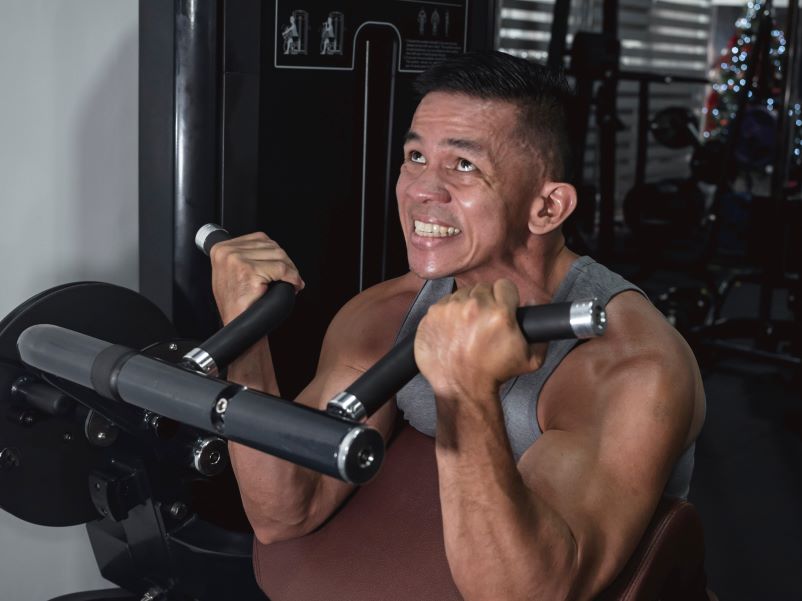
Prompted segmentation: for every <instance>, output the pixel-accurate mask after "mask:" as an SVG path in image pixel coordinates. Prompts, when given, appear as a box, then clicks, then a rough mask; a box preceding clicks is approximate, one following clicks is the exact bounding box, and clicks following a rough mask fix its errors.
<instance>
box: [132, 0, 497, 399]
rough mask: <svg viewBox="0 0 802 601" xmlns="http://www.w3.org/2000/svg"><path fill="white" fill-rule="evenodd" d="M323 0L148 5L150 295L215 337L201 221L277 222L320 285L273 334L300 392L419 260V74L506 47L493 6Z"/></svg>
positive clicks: (145, 97) (310, 285) (145, 267)
mask: <svg viewBox="0 0 802 601" xmlns="http://www.w3.org/2000/svg"><path fill="white" fill-rule="evenodd" d="M318 6H319V3H310V5H308V6H306V7H301V6H299V5H298V4H297V3H290V2H287V1H286V0H276V1H275V2H259V1H258V0H217V2H208V1H207V2H199V1H198V0H175V2H167V3H165V2H163V1H162V0H141V1H140V13H141V16H140V22H141V32H140V36H141V42H140V43H141V46H142V48H141V52H140V71H141V75H140V96H141V99H142V106H141V109H140V111H141V124H140V131H141V133H140V136H141V138H140V155H141V172H140V186H141V187H140V191H141V192H140V221H141V223H140V240H141V245H140V248H141V250H140V252H141V268H140V270H141V290H142V292H143V293H144V294H145V295H146V296H148V297H149V298H152V299H154V300H155V301H156V302H157V303H158V304H159V305H160V306H161V307H162V309H164V310H165V312H166V313H167V314H168V315H171V316H172V318H173V320H174V322H175V323H176V326H177V327H178V329H179V331H181V332H182V333H183V334H184V335H187V336H191V337H196V338H197V337H205V336H206V335H208V334H209V333H210V332H211V331H212V330H213V329H214V328H215V327H216V319H217V318H216V313H215V311H214V309H213V302H212V299H211V295H210V291H209V287H210V285H209V267H208V259H206V258H205V257H203V256H201V255H200V253H198V252H197V251H196V250H194V248H192V244H191V242H192V240H191V239H192V237H193V236H194V233H195V230H196V229H197V228H198V227H199V226H200V225H202V224H203V223H205V222H206V221H219V222H222V224H223V225H224V226H225V227H226V228H227V229H229V231H231V233H232V234H234V235H239V234H243V233H246V232H249V231H255V230H262V231H265V232H266V233H268V235H270V236H271V237H273V238H274V239H275V240H277V241H278V242H279V243H280V244H281V245H282V246H283V247H284V248H285V249H286V250H287V252H288V253H289V255H290V257H292V259H293V260H294V261H295V263H296V264H297V265H298V267H299V270H300V271H301V274H302V276H303V278H304V280H305V281H306V283H307V288H306V290H304V292H303V293H302V294H300V295H299V297H298V300H297V304H296V309H295V311H294V313H293V316H292V317H291V318H290V319H289V320H288V322H287V323H286V324H284V325H283V326H282V327H281V328H279V330H278V331H276V332H275V333H274V335H272V336H271V341H272V343H271V344H272V345H273V348H274V356H275V358H276V364H277V372H278V373H279V378H280V384H281V386H282V393H283V394H284V395H285V396H294V395H295V394H296V393H297V392H298V391H299V390H300V388H301V387H302V385H303V384H305V383H306V382H307V381H308V380H309V379H310V378H311V376H312V374H313V371H314V367H315V364H316V361H317V353H318V350H319V348H320V342H321V340H322V337H323V333H324V330H325V327H326V325H327V324H328V323H329V321H330V320H331V318H332V317H333V315H334V313H335V312H336V311H337V310H338V309H339V308H340V307H341V306H342V305H343V304H344V303H345V302H346V301H347V300H348V299H349V298H351V297H352V296H354V295H355V294H356V293H358V292H359V290H361V289H364V288H366V287H368V286H370V285H373V284H375V283H377V282H379V281H381V280H383V279H386V278H388V277H393V276H396V275H399V274H401V273H403V272H404V271H405V270H406V257H405V253H404V249H403V239H402V236H401V233H400V229H399V226H398V217H397V213H396V206H395V205H396V203H395V179H396V177H397V171H398V168H399V166H400V162H401V146H402V144H403V136H404V133H405V132H406V130H407V128H408V126H409V122H410V119H411V115H412V112H413V111H414V106H415V102H416V101H415V99H414V98H413V94H412V81H413V79H414V77H415V75H416V74H417V73H418V72H419V71H420V70H421V69H423V68H425V67H426V66H428V65H429V64H431V63H433V62H435V61H436V60H438V59H439V58H440V57H442V56H446V55H448V54H455V53H459V52H462V51H464V50H471V49H485V48H492V47H493V46H494V38H495V23H496V14H497V3H496V2H495V1H488V0H484V1H476V0H454V1H451V2H447V3H443V2H427V1H422V2H416V3H410V2H406V1H403V0H388V1H386V2H375V1H372V0H343V1H342V2H340V3H338V4H337V6H336V7H325V8H318ZM332 8H336V10H332ZM302 9H303V10H302ZM435 13H436V15H437V16H435ZM290 17H293V19H292V21H291V19H290ZM329 18H331V21H329ZM293 24H294V27H295V29H294V30H293V29H292V25H293ZM329 24H330V25H329ZM284 32H287V35H286V36H284V35H283V34H284ZM294 34H296V35H294ZM213 66H214V67H216V69H212V67H213Z"/></svg>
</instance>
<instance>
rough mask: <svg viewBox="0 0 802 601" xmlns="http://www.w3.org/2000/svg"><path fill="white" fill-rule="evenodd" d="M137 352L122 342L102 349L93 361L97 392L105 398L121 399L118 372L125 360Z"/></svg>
mask: <svg viewBox="0 0 802 601" xmlns="http://www.w3.org/2000/svg"><path fill="white" fill-rule="evenodd" d="M136 354H137V353H136V351H135V350H133V349H130V348H128V347H127V346H122V345H120V344H114V345H112V346H110V347H108V348H107V349H105V350H103V351H101V352H100V353H99V354H98V356H97V357H96V358H95V361H94V363H92V372H91V375H90V380H91V381H92V388H94V389H95V392H97V393H98V394H99V395H100V396H102V397H104V398H107V399H115V400H117V401H119V400H120V396H119V395H118V394H117V374H118V373H119V371H120V368H121V367H122V366H123V365H124V364H125V362H126V361H128V359H130V358H131V357H132V356H134V355H136Z"/></svg>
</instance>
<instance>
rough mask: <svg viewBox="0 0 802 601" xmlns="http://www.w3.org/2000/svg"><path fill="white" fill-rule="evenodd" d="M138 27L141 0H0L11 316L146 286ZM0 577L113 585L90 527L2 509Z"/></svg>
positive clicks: (16, 585) (6, 581) (0, 238)
mask: <svg viewBox="0 0 802 601" xmlns="http://www.w3.org/2000/svg"><path fill="white" fill-rule="evenodd" d="M137 28H138V2H137V0H0V224H2V235H0V282H2V285H0V317H2V316H4V315H6V314H7V313H8V312H9V311H10V310H11V309H13V308H14V307H15V306H17V305H18V304H19V303H20V302H22V301H24V300H25V299H27V298H28V297H30V296H32V295H33V294H35V293H37V292H40V291H42V290H44V289H46V288H49V287H51V286H54V285H56V284H60V283H64V282H70V281H77V280H101V281H106V282H112V283H115V284H120V285H123V286H128V287H130V288H136V287H137V271H138V256H137V252H138V246H137V236H138V223H137V204H138V201H137V147H138V146H137V137H138V130H137V127H138V117H137V107H138V101H137V93H138V92H137V90H138V71H137V70H138V56H137V53H138V31H137ZM0 486H2V477H1V476H0ZM0 583H2V585H1V587H2V592H0V597H1V598H2V599H3V600H4V601H29V600H30V601H44V600H47V599H50V598H51V597H55V596H57V595H63V594H66V593H70V592H75V591H78V590H85V589H90V588H105V587H107V586H110V585H109V583H107V582H106V581H105V580H103V579H102V578H101V576H100V574H99V572H98V569H97V566H96V564H95V561H94V557H93V556H92V553H91V549H90V547H89V541H88V539H87V536H86V532H85V530H84V528H83V527H82V526H75V527H70V528H45V527H40V526H35V525H32V524H28V523H26V522H23V521H21V520H19V519H17V518H15V517H13V516H11V515H10V514H8V513H6V512H4V511H2V510H0Z"/></svg>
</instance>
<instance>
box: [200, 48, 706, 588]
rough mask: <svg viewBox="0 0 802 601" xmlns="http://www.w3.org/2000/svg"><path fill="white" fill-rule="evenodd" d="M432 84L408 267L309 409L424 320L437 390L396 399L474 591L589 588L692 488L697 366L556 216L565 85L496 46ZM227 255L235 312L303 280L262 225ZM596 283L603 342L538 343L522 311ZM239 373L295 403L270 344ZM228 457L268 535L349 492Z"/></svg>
mask: <svg viewBox="0 0 802 601" xmlns="http://www.w3.org/2000/svg"><path fill="white" fill-rule="evenodd" d="M419 88H420V90H419V91H420V92H421V93H422V95H423V98H422V100H421V102H420V104H419V106H418V108H417V110H416V111H415V115H414V117H413V119H412V124H411V127H410V129H409V132H408V134H407V136H406V143H405V145H404V157H405V158H404V163H403V165H402V167H401V172H400V175H399V178H398V184H397V186H396V194H397V197H398V208H399V214H400V218H401V224H402V227H403V230H404V235H405V239H406V246H407V253H408V259H409V266H410V272H409V273H407V274H406V275H404V276H402V277H400V278H397V279H394V280H390V281H387V282H384V283H382V284H379V285H377V286H375V287H373V288H370V289H368V290H366V291H364V292H362V293H361V294H359V295H358V296H356V297H355V298H354V299H352V300H351V301H350V302H349V303H347V304H346V305H345V306H344V307H343V308H342V309H341V310H340V312H339V313H338V314H337V316H336V317H335V318H334V320H333V321H332V323H331V325H330V327H329V329H328V332H327V334H326V337H325V339H324V342H323V347H322V350H321V356H320V363H319V366H318V370H317V374H316V376H315V378H314V379H313V381H312V382H311V383H310V384H309V385H308V386H307V387H306V389H305V390H304V391H303V392H302V393H301V394H300V395H299V397H298V399H297V402H299V403H303V404H306V405H310V406H314V407H320V408H322V407H324V406H325V403H326V401H327V400H328V399H330V398H331V397H332V396H333V395H334V394H336V393H337V392H339V391H341V390H343V389H345V388H346V386H347V385H348V384H350V383H351V382H353V381H354V380H355V379H356V378H357V377H358V376H359V375H360V374H361V373H363V372H364V371H365V370H366V369H367V368H369V367H370V366H371V365H372V364H373V363H374V362H375V361H376V360H377V359H378V358H379V357H381V356H382V355H383V354H384V353H385V352H387V351H388V350H389V349H390V348H391V346H392V344H393V343H394V340H395V338H396V336H397V334H398V332H399V330H400V329H401V330H410V329H411V328H412V327H414V325H415V323H414V322H416V321H417V320H420V324H419V326H418V329H417V337H416V342H415V357H416V361H417V363H418V365H419V367H420V370H421V373H422V376H423V377H424V378H425V381H424V380H419V381H418V382H417V383H416V382H415V381H413V383H411V384H410V385H409V386H408V387H407V388H406V389H404V390H403V391H402V392H400V393H399V395H398V404H399V405H401V406H402V408H403V409H404V412H405V417H406V418H407V419H408V420H409V421H410V422H411V423H412V425H413V426H415V427H416V428H418V429H420V430H422V431H424V432H428V433H430V434H432V435H434V436H435V442H436V446H435V448H436V462H437V473H438V474H439V483H438V486H439V496H440V503H441V509H442V516H443V523H442V526H443V534H442V536H443V539H444V544H445V554H446V556H447V561H448V567H449V569H450V573H451V577H453V582H454V585H455V586H456V588H457V589H458V590H459V594H461V595H462V596H463V597H464V598H465V599H509V600H518V599H549V600H554V599H567V598H570V599H589V598H592V597H593V596H594V595H595V594H597V593H598V592H599V591H601V590H602V589H603V588H604V587H605V586H606V585H607V584H609V583H610V582H611V581H612V580H613V579H614V577H615V576H616V574H617V573H618V571H619V570H620V569H621V567H622V566H623V565H624V564H625V563H626V561H627V559H628V558H629V556H630V555H631V553H632V551H633V549H634V547H635V545H636V544H637V542H638V540H639V539H640V537H641V535H642V533H643V531H644V529H645V527H646V525H647V523H648V521H649V519H650V518H651V516H652V514H653V512H654V510H655V507H656V505H657V502H658V500H659V499H660V497H661V496H662V495H663V494H668V495H676V496H682V495H684V494H687V485H688V482H689V478H690V471H691V467H692V444H693V441H694V440H695V438H696V436H697V434H698V432H699V430H700V428H701V425H702V421H703V416H704V393H703V390H702V384H701V379H700V376H699V372H698V368H697V366H696V363H695V361H694V358H693V354H692V353H691V351H690V349H689V348H688V347H687V345H686V344H685V342H684V341H683V340H682V338H681V337H680V336H679V335H678V334H677V332H676V331H675V330H674V329H673V328H671V327H670V326H669V325H668V323H667V322H666V321H665V319H663V317H662V316H661V315H660V314H659V313H658V312H657V310H656V309H655V308H654V307H653V306H652V305H651V304H650V303H649V302H648V301H647V299H646V298H645V297H644V296H643V295H642V293H640V292H639V291H638V290H637V289H636V288H635V287H634V286H632V285H631V284H629V283H627V282H625V281H624V280H622V279H621V278H620V277H618V276H616V275H615V274H612V273H611V272H609V271H607V270H606V269H604V268H603V267H601V266H600V265H597V264H596V263H594V262H593V261H592V260H590V259H589V258H587V257H585V258H580V257H578V256H577V255H576V254H574V253H573V252H571V251H570V250H569V249H568V248H566V246H565V241H564V237H563V235H562V233H561V226H562V224H563V222H564V221H565V219H566V218H567V217H568V216H569V215H570V214H571V212H572V211H573V210H574V207H575V205H576V192H575V190H574V188H573V187H572V186H571V185H569V184H567V183H565V168H566V166H567V165H568V164H569V162H570V159H569V154H570V153H569V152H568V140H567V135H566V121H567V119H568V118H569V117H568V115H567V114H566V103H567V102H568V101H569V99H570V90H569V88H568V86H567V84H566V83H565V80H564V79H563V78H562V77H561V76H557V75H555V74H553V73H550V72H548V71H546V70H545V69H543V68H542V67H539V66H537V65H534V64H531V63H528V62H527V61H523V60H520V59H516V58H513V57H510V56H507V55H504V54H502V53H491V54H480V55H465V56H462V57H457V58H454V59H450V60H449V61H447V62H445V63H442V64H440V65H439V66H436V67H434V68H433V69H431V70H430V71H429V72H427V73H426V74H424V75H423V76H422V77H421V78H420V80H419ZM212 261H213V287H214V292H215V297H216V299H217V303H218V306H219V309H220V312H221V316H222V318H223V320H224V322H228V321H230V320H231V319H233V318H234V317H235V316H236V315H238V314H239V313H240V312H241V311H243V310H244V309H245V308H246V307H248V306H249V305H250V304H251V303H252V302H253V301H254V299H256V298H258V297H259V296H260V295H261V294H262V293H263V292H264V290H265V288H266V286H267V284H268V283H269V282H271V281H276V280H285V281H288V282H291V283H292V284H294V285H295V287H296V288H297V289H298V290H301V289H302V288H303V285H304V284H303V280H302V279H301V277H300V275H299V274H298V272H297V270H296V268H295V266H294V265H293V263H292V262H291V260H290V259H289V258H288V257H287V256H286V254H285V253H284V252H283V251H282V250H281V249H280V248H279V247H278V246H277V245H276V244H275V242H273V241H271V240H270V239H268V238H267V237H266V236H265V235H264V234H252V235H249V236H244V237H242V238H239V239H235V240H231V241H229V242H226V243H224V244H219V245H217V246H216V247H215V248H214V250H213V252H212ZM454 288H455V289H456V291H455V292H453V294H451V292H452V290H453V289H454ZM589 293H592V294H590V295H596V296H599V297H600V298H601V300H602V301H603V302H607V303H608V304H607V312H608V317H609V327H608V330H607V332H606V333H605V335H604V336H603V337H601V338H597V339H593V340H590V341H588V342H585V343H582V344H575V343H571V342H569V343H565V344H551V345H548V346H546V345H532V346H530V345H527V344H526V342H525V341H524V339H523V338H522V336H521V334H520V332H519V330H518V328H517V325H516V322H515V318H514V311H515V309H516V307H518V306H519V305H531V304H542V303H548V302H552V301H557V300H573V299H575V298H578V297H579V296H583V297H586V296H588V295H589ZM427 309H428V312H427ZM424 314H425V316H424ZM402 324H403V327H402ZM569 351H570V352H569ZM229 373H230V377H231V378H232V379H236V380H237V381H239V382H241V383H243V384H246V385H248V386H251V387H256V388H261V389H262V390H265V391H267V392H269V393H271V394H278V393H279V390H278V387H277V385H276V378H275V374H274V372H273V368H272V363H271V358H270V351H269V348H268V346H267V345H265V344H259V345H256V346H255V347H253V348H252V349H251V350H250V351H249V352H248V353H247V354H246V355H245V356H243V357H242V358H241V359H240V360H239V361H237V362H236V363H235V364H234V365H233V366H232V367H231V369H230V372H229ZM429 387H430V388H429ZM516 395H517V396H516ZM511 399H517V400H511ZM395 414H396V403H388V404H387V405H385V406H384V407H383V408H382V409H381V410H380V411H379V412H378V413H376V414H375V415H374V416H373V417H372V418H371V420H370V423H371V424H372V425H373V426H375V427H376V428H377V429H379V430H380V431H381V432H382V434H383V435H384V436H385V438H386V439H387V438H389V436H390V434H391V430H392V427H393V424H394V421H395ZM230 447H231V458H232V462H233V465H234V468H235V470H236V474H237V478H238V481H239V483H240V488H241V492H242V497H243V502H244V504H245V508H246V511H247V512H248V515H249V518H250V520H251V523H252V525H253V527H254V531H255V533H256V536H257V538H258V539H259V541H260V542H261V543H262V544H267V543H272V542H275V541H281V540H285V539H290V538H293V537H299V536H302V535H305V534H307V533H309V532H311V531H313V530H315V529H316V528H317V527H319V526H320V525H321V524H322V523H324V521H325V520H326V519H327V518H328V517H329V516H330V515H331V514H332V513H333V512H334V511H335V510H336V509H337V508H338V507H339V506H340V505H341V504H342V503H343V502H344V501H345V499H346V497H347V496H348V495H349V493H350V492H351V488H350V487H349V486H348V485H346V484H344V483H342V482H339V481H335V480H333V479H331V478H327V477H323V476H320V475H318V474H315V473H312V472H310V471H308V470H305V469H303V468H299V467H297V466H294V465H291V464H289V463H287V462H284V461H282V460H279V459H276V458H273V457H269V456H266V455H264V454H262V453H259V452H257V451H254V450H251V449H248V448H245V447H242V446H239V445H236V444H231V446H230ZM392 452H393V449H392V448H390V449H389V453H390V454H392ZM414 485H415V483H414V482H410V483H409V486H414ZM392 517H393V516H388V519H392ZM336 519H337V517H336V516H335V517H334V518H333V520H332V521H336ZM366 552H368V553H369V552H370V550H366ZM293 577H297V578H304V577H306V576H304V575H302V574H297V575H294V576H293ZM328 598H329V599H339V598H341V597H338V596H337V592H336V591H332V592H331V593H330V594H329V595H328ZM376 598H391V597H386V596H383V595H382V594H381V593H380V592H377V597H376ZM392 598H396V597H392Z"/></svg>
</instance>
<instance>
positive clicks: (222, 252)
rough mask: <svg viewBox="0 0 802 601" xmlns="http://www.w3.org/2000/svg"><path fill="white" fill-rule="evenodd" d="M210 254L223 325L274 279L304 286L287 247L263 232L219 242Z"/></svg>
mask: <svg viewBox="0 0 802 601" xmlns="http://www.w3.org/2000/svg"><path fill="white" fill-rule="evenodd" d="M209 256H210V258H211V261H212V291H213V292H214V299H215V302H216V303H217V309H218V311H220V317H221V319H222V320H223V325H225V324H227V323H229V322H230V321H231V320H233V319H234V318H235V317H237V316H238V315H239V314H240V313H242V312H243V311H245V309H247V308H248V307H250V306H251V304H253V302H254V301H255V300H256V299H258V298H260V297H261V296H262V295H263V294H264V293H265V291H266V290H267V286H268V284H270V282H277V281H284V282H289V283H290V284H292V285H293V286H294V287H295V290H296V292H298V291H300V290H302V289H303V287H304V281H303V280H302V279H301V276H300V274H299V273H298V269H297V268H296V267H295V264H294V263H293V262H292V261H291V260H290V258H289V257H288V256H287V253H286V252H284V249H282V248H281V247H280V246H279V245H278V244H276V242H275V241H273V240H271V239H270V238H268V237H267V235H266V234H263V233H262V232H257V233H254V234H248V235H246V236H240V237H239V238H232V239H231V240H226V241H224V242H218V243H217V244H215V245H214V246H213V247H212V250H211V253H210V254H209Z"/></svg>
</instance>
